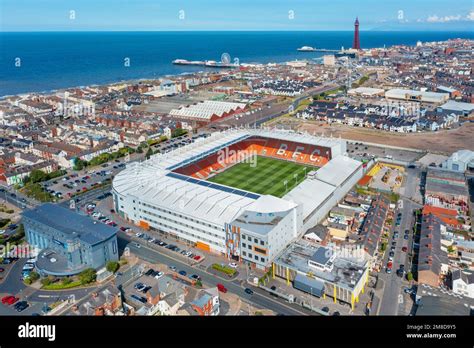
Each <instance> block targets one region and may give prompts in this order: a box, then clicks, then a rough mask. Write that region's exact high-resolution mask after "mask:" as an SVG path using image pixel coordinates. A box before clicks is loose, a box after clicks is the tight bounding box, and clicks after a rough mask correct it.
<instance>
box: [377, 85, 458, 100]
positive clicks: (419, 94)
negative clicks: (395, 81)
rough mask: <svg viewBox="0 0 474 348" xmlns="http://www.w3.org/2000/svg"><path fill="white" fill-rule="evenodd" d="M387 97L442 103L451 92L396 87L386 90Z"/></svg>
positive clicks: (447, 98)
mask: <svg viewBox="0 0 474 348" xmlns="http://www.w3.org/2000/svg"><path fill="white" fill-rule="evenodd" d="M385 98H387V99H397V100H407V101H419V102H423V103H433V104H441V103H445V102H447V101H448V100H449V93H436V92H425V91H415V90H410V89H401V88H394V89H390V90H388V91H386V92H385Z"/></svg>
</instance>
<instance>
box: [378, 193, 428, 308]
mask: <svg viewBox="0 0 474 348" xmlns="http://www.w3.org/2000/svg"><path fill="white" fill-rule="evenodd" d="M401 201H402V206H401V207H400V206H399V208H398V209H397V211H396V213H398V212H401V213H402V219H401V222H400V226H396V227H394V228H393V230H392V233H391V234H390V237H391V238H390V242H389V244H388V246H387V250H386V252H385V255H384V261H383V265H384V270H383V271H381V273H380V274H379V278H380V279H382V281H383V283H384V290H383V291H384V292H383V296H382V300H381V303H380V310H379V314H380V315H397V314H398V310H399V307H400V305H402V301H403V294H402V290H401V289H402V287H403V286H408V285H409V284H408V281H406V280H405V278H400V277H399V276H397V274H396V271H397V269H399V267H400V265H405V269H406V270H407V272H408V271H409V270H410V264H409V257H408V255H409V253H412V252H413V251H412V250H411V248H410V247H411V245H412V243H411V240H412V239H413V223H414V216H413V211H414V210H415V209H418V208H419V207H420V205H418V204H416V203H414V202H412V201H411V200H409V199H406V198H402V199H401ZM405 230H409V231H410V233H409V239H408V240H405V239H404V238H403V236H404V232H405ZM394 231H397V232H398V233H399V236H398V238H396V239H393V238H392V237H393V232H394ZM392 241H395V242H396V247H395V251H394V253H395V255H394V257H393V266H392V273H390V274H388V273H386V272H385V266H386V265H387V262H388V254H389V251H390V246H391V244H392ZM403 247H407V248H408V250H407V252H403V251H402V248H403Z"/></svg>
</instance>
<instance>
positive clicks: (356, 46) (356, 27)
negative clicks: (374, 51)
mask: <svg viewBox="0 0 474 348" xmlns="http://www.w3.org/2000/svg"><path fill="white" fill-rule="evenodd" d="M352 48H353V49H355V50H360V40H359V18H356V21H355V23H354V43H353V44H352Z"/></svg>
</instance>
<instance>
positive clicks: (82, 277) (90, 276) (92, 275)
mask: <svg viewBox="0 0 474 348" xmlns="http://www.w3.org/2000/svg"><path fill="white" fill-rule="evenodd" d="M96 278H97V272H96V271H95V269H93V268H88V269H85V270H84V271H82V272H81V273H79V281H80V282H81V284H82V285H85V284H90V283H92V282H95V280H96Z"/></svg>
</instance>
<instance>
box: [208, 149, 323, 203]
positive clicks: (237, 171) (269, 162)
mask: <svg viewBox="0 0 474 348" xmlns="http://www.w3.org/2000/svg"><path fill="white" fill-rule="evenodd" d="M305 168H306V170H305ZM315 169H316V167H312V166H306V165H301V164H296V163H294V162H288V161H283V160H278V159H273V158H268V157H262V156H257V161H256V166H252V164H250V163H243V162H242V163H238V164H236V165H234V166H232V167H231V168H229V169H227V170H226V171H224V172H222V173H219V174H217V175H215V176H213V177H212V178H209V179H208V181H211V182H215V183H218V184H222V185H226V186H231V187H235V188H238V189H241V190H246V191H250V192H255V193H259V194H268V195H272V196H276V197H283V196H284V195H285V194H286V193H287V192H289V191H291V189H293V188H294V187H295V186H296V185H298V184H299V183H300V182H302V181H303V180H304V177H305V174H307V173H309V172H310V171H312V170H315ZM295 174H298V176H297V178H296V179H295V177H294V175H295ZM285 180H287V181H288V184H287V187H286V186H285V184H284V181H285Z"/></svg>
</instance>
